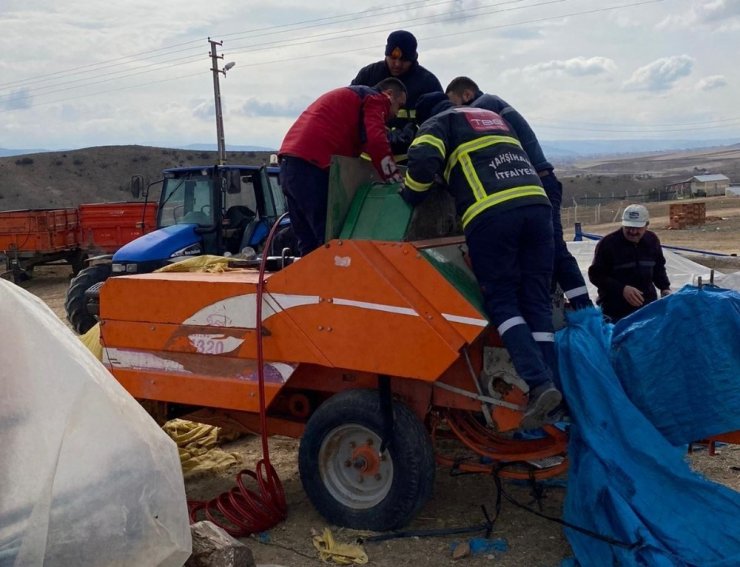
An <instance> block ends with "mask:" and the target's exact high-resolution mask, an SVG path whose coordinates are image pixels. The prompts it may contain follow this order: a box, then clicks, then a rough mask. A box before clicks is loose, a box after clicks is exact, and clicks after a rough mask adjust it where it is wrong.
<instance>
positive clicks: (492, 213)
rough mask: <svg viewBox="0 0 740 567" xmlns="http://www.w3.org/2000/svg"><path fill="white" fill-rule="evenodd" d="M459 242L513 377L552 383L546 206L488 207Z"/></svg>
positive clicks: (550, 253) (549, 230) (550, 231)
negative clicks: (500, 209)
mask: <svg viewBox="0 0 740 567" xmlns="http://www.w3.org/2000/svg"><path fill="white" fill-rule="evenodd" d="M465 238H466V241H467V244H468V249H469V252H470V259H471V261H472V266H473V272H474V273H475V277H476V278H478V283H479V285H480V287H481V291H482V293H483V301H484V308H485V310H486V314H487V315H488V317H489V319H490V320H491V323H493V324H494V325H495V326H496V328H497V329H498V331H499V334H500V335H501V339H502V340H503V342H504V345H506V349H507V350H508V351H509V355H510V356H511V361H512V362H513V364H514V368H515V369H516V371H517V373H518V374H519V376H520V377H521V378H522V379H523V380H524V381H525V382H527V384H529V386H530V388H531V387H534V386H538V385H540V384H542V383H544V382H547V381H550V380H552V379H553V375H554V374H553V369H556V366H555V345H554V329H553V324H552V301H551V298H550V283H551V281H552V266H553V229H552V213H551V210H550V207H548V206H547V205H528V206H524V207H519V208H516V209H508V210H505V211H503V212H498V211H497V210H496V207H493V208H491V209H489V210H487V211H486V212H484V213H482V214H481V215H479V216H478V217H476V218H475V219H474V220H473V221H472V222H471V223H470V224H469V225H468V227H467V228H466V230H465Z"/></svg>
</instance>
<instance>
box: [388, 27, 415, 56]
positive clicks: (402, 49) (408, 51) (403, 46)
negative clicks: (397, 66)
mask: <svg viewBox="0 0 740 567" xmlns="http://www.w3.org/2000/svg"><path fill="white" fill-rule="evenodd" d="M385 54H386V56H390V57H398V58H399V59H403V60H404V61H416V58H417V54H416V38H415V37H414V34H412V33H411V32H407V31H405V30H397V31H394V32H393V33H391V35H389V36H388V41H387V42H386V44H385Z"/></svg>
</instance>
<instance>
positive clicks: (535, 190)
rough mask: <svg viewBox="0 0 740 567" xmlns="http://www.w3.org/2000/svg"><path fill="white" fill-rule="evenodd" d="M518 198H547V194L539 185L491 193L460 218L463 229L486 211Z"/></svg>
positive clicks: (471, 206) (470, 207) (469, 208)
mask: <svg viewBox="0 0 740 567" xmlns="http://www.w3.org/2000/svg"><path fill="white" fill-rule="evenodd" d="M520 197H547V194H546V193H545V190H544V189H543V188H542V187H540V186H539V185H523V186H522V187H514V188H512V189H504V190H503V191H499V192H497V193H493V194H492V195H488V197H486V198H485V199H482V200H480V201H478V202H477V203H475V204H474V205H470V206H469V207H468V209H467V210H466V211H465V213H464V214H463V216H462V223H463V227H465V226H466V225H467V224H468V223H469V222H470V221H471V220H473V219H474V218H475V217H476V216H478V215H479V214H480V213H482V212H483V211H485V210H486V209H489V208H491V207H493V206H495V205H500V204H501V203H505V202H506V201H511V200H512V199H519V198H520Z"/></svg>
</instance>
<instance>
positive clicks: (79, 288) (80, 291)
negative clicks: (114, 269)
mask: <svg viewBox="0 0 740 567" xmlns="http://www.w3.org/2000/svg"><path fill="white" fill-rule="evenodd" d="M110 274H111V265H110V264H96V265H94V266H88V267H87V268H84V269H83V270H80V272H79V273H78V274H77V275H76V276H75V277H74V278H72V281H71V282H70V283H69V289H68V290H67V299H66V300H65V302H64V308H65V309H66V311H67V321H69V323H70V324H71V325H72V328H73V329H74V330H75V331H77V333H79V334H80V335H82V334H84V333H87V332H88V331H89V330H90V329H91V328H92V327H93V326H94V325H95V323H97V322H98V321H97V319H95V316H94V315H91V314H90V313H88V312H87V301H86V300H85V292H86V291H87V290H88V289H90V288H91V287H92V286H93V285H95V284H96V283H100V282H104V281H105V280H107V279H108V278H109V277H110Z"/></svg>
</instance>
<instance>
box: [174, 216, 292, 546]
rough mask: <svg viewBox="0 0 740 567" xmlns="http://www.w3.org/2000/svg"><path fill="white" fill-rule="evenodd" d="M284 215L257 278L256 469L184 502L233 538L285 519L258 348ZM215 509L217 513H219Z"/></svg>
mask: <svg viewBox="0 0 740 567" xmlns="http://www.w3.org/2000/svg"><path fill="white" fill-rule="evenodd" d="M287 214H288V213H284V214H283V215H281V216H280V218H278V219H277V221H276V222H275V224H273V225H272V228H271V229H270V233H269V234H268V235H267V239H266V240H265V247H264V251H263V252H262V260H261V261H260V269H259V276H258V278H257V293H256V302H257V317H256V325H257V376H258V380H259V399H260V437H261V438H262V455H263V458H262V460H260V461H258V462H257V467H256V472H252V471H250V470H246V469H245V470H242V471H240V472H239V474H237V476H236V486H235V487H234V488H232V489H231V490H229V491H227V492H224V493H222V494H220V495H219V496H217V497H216V498H213V499H212V500H208V501H205V502H188V510H189V513H190V522H191V523H195V522H197V521H198V520H197V515H198V512H199V511H201V510H202V511H203V513H204V515H205V517H206V518H207V519H208V520H209V521H211V522H213V523H214V524H216V525H217V526H219V527H220V528H222V529H223V530H224V531H226V532H227V533H228V534H229V535H231V536H233V537H245V536H248V535H250V534H253V533H260V532H264V531H266V530H269V529H270V528H272V527H273V526H276V525H277V524H279V523H280V522H282V521H283V520H285V518H286V517H287V514H288V506H287V503H286V501H285V491H284V490H283V484H282V482H280V478H279V477H278V474H277V471H276V470H275V468H274V467H273V466H272V464H271V463H270V448H269V444H268V442H267V407H266V405H265V369H264V362H265V359H264V353H263V350H262V295H263V293H264V287H265V267H266V265H267V256H268V252H269V250H270V246H271V244H272V239H273V237H274V236H275V232H276V231H277V230H278V228H279V226H280V222H281V221H282V220H283V218H285V216H286V215H287ZM244 476H249V477H252V478H253V479H254V480H255V481H256V483H257V487H258V491H254V490H250V489H249V488H247V487H246V486H245V484H244V480H243V479H244ZM215 512H218V513H219V516H217V515H216V514H215ZM222 518H224V519H225V520H226V521H224V520H223V519H222Z"/></svg>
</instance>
